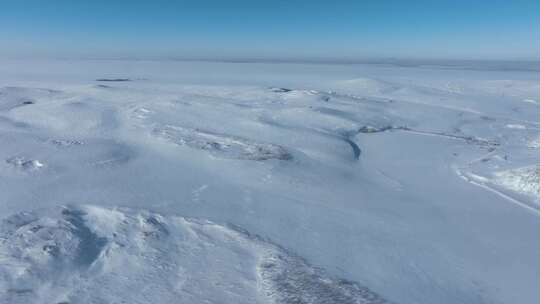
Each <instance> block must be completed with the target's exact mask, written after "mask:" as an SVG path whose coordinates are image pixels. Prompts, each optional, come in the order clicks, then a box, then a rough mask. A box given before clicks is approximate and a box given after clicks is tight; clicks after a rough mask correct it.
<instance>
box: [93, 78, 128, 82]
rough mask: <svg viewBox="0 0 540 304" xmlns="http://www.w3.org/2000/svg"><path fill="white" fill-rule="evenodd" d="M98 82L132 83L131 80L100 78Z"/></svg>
mask: <svg viewBox="0 0 540 304" xmlns="http://www.w3.org/2000/svg"><path fill="white" fill-rule="evenodd" d="M96 81H102V82H125V81H131V79H129V78H99V79H96Z"/></svg>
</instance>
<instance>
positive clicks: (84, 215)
mask: <svg viewBox="0 0 540 304" xmlns="http://www.w3.org/2000/svg"><path fill="white" fill-rule="evenodd" d="M0 261H1V263H0V278H1V280H0V303H12V304H18V303H81V302H85V303H119V302H122V303H149V302H155V303H171V302H170V301H173V302H178V301H179V302H181V303H201V302H205V301H208V302H212V303H284V304H289V303H290V304H296V303H306V304H330V303H336V304H338V303H339V304H348V303H351V304H353V303H355V304H375V303H377V304H380V303H386V302H385V301H384V299H382V298H381V297H380V296H379V295H377V294H375V293H374V292H372V291H370V290H369V289H367V288H365V287H362V286H360V285H358V284H357V283H354V282H350V281H346V280H340V279H334V278H331V277H329V276H327V275H326V274H325V273H324V272H322V271H320V270H318V269H316V268H313V267H311V266H310V265H308V264H307V263H306V262H305V261H304V260H303V259H302V258H300V257H298V256H296V255H293V254H290V253H288V252H287V251H285V250H283V249H281V248H280V247H278V246H276V245H273V244H272V243H270V242H268V241H264V240H262V239H261V238H259V237H257V236H253V235H251V234H249V233H247V232H246V231H244V230H241V229H237V228H234V227H232V226H221V225H217V224H214V223H212V222H209V221H205V220H200V219H198V220H196V219H188V218H183V217H175V216H162V215H159V214H155V213H151V212H147V211H136V210H130V209H107V208H101V207H95V206H88V205H86V206H78V207H61V208H54V209H51V210H41V211H36V212H21V213H18V214H15V215H13V216H10V217H8V218H6V219H4V220H3V221H2V223H1V225H0ZM147 291H152V292H150V293H149V292H147Z"/></svg>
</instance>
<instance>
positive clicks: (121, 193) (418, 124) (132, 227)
mask: <svg viewBox="0 0 540 304" xmlns="http://www.w3.org/2000/svg"><path fill="white" fill-rule="evenodd" d="M539 88H540V75H538V74H537V73H536V72H530V71H517V70H509V69H504V70H501V71H497V70H495V69H490V70H478V69H474V68H464V69H459V68H455V69H445V68H440V67H400V66H391V65H331V64H285V63H283V64H270V63H219V62H176V61H163V62H161V61H129V60H119V61H99V60H96V61H84V60H79V61H75V60H72V61H62V60H58V61H2V62H1V64H0V193H1V194H0V212H1V213H0V215H1V216H0V218H3V219H4V220H3V221H2V224H1V226H0V303H122V302H127V303H149V302H156V303H168V302H176V301H180V302H182V303H203V302H208V303H385V302H389V303H426V304H427V303H440V304H446V303H448V304H450V303H479V304H482V303H516V304H521V303H523V304H528V303H534V302H535V301H536V300H537V299H538V292H537V289H538V288H537V285H538V282H540V260H539V259H538V255H539V254H540V244H539V243H538V242H537V241H536V240H537V235H538V233H537V231H539V229H540V217H539V216H540V206H539V205H538V174H537V173H538V172H537V171H538V168H537V167H538V164H539V163H540V154H539V153H540V150H539V149H537V147H538V145H537V142H538V139H539V138H540V120H539V118H540V107H538V105H537V104H536V103H532V102H524V101H525V100H540V95H539V93H540V91H539Z"/></svg>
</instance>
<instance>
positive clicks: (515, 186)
mask: <svg viewBox="0 0 540 304" xmlns="http://www.w3.org/2000/svg"><path fill="white" fill-rule="evenodd" d="M495 183H496V184H499V185H501V186H503V187H506V188H508V189H510V190H513V191H516V192H520V193H524V194H527V195H531V196H533V197H534V198H536V199H537V200H540V165H533V166H527V167H522V168H518V169H512V170H507V171H503V172H498V173H495Z"/></svg>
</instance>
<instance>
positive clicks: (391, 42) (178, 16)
mask: <svg viewBox="0 0 540 304" xmlns="http://www.w3.org/2000/svg"><path fill="white" fill-rule="evenodd" d="M0 55H2V56H6V55H8V56H12V55H39V56H43V55H50V56H86V57H108V56H109V57H118V56H124V57H160V56H164V57H209V58H210V57H216V58H243V57H250V58H253V57H258V58H260V57H268V58H291V57H292V58H304V57H311V58H313V57H328V58H341V57H347V58H366V57H369V58H373V57H409V58H411V57H412V58H480V59H497V58H501V59H540V0H452V1H451V0H409V1H406V0H372V1H368V0H366V1H362V0H356V1H353V0H350V1H349V0H331V1H319V0H310V1H308V0H296V1H295V0H288V1H285V0H272V1H262V0H260V1H257V0H251V1H248V0H230V1H227V0H215V1H212V0H185V1H183V0H176V1H172V0H170V1H167V0H153V1H151V0H147V1H137V0H131V1H127V0H126V1H123V0H109V1H101V0H0Z"/></svg>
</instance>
